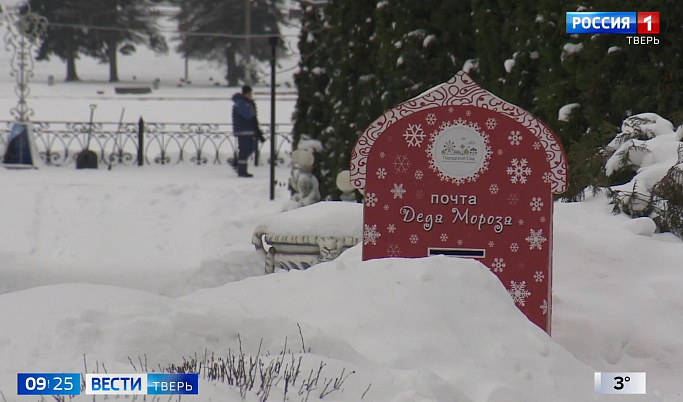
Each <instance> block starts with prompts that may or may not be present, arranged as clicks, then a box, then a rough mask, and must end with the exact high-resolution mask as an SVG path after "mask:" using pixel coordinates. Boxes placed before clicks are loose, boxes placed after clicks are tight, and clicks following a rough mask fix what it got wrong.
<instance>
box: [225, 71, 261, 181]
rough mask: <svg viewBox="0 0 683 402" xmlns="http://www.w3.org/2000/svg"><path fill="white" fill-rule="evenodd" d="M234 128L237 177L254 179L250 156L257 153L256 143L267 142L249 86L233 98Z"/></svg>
mask: <svg viewBox="0 0 683 402" xmlns="http://www.w3.org/2000/svg"><path fill="white" fill-rule="evenodd" d="M232 100H233V106H232V127H233V133H234V134H235V136H236V137H237V147H238V154H237V166H236V168H237V175H238V176H239V177H253V175H252V174H251V173H249V172H248V171H247V162H248V159H249V156H251V154H252V153H254V151H256V141H257V140H258V141H261V142H263V141H265V138H264V137H263V132H262V131H261V129H260V128H259V122H258V117H257V115H256V104H255V103H254V100H253V98H252V89H251V87H250V86H249V85H245V86H243V87H242V92H241V93H239V92H238V93H236V94H235V95H233V96H232Z"/></svg>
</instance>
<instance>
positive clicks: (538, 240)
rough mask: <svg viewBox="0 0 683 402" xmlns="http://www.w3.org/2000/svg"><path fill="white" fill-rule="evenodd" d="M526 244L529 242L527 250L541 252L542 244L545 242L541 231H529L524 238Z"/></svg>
mask: <svg viewBox="0 0 683 402" xmlns="http://www.w3.org/2000/svg"><path fill="white" fill-rule="evenodd" d="M525 240H526V241H527V242H529V250H533V249H537V250H543V243H545V242H546V240H548V239H546V238H545V237H544V236H543V229H538V230H533V229H531V230H530V233H529V236H527V237H526V238H525Z"/></svg>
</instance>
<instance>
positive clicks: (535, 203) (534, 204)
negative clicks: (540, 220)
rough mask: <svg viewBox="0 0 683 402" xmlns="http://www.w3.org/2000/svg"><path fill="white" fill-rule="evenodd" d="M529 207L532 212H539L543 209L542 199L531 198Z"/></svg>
mask: <svg viewBox="0 0 683 402" xmlns="http://www.w3.org/2000/svg"><path fill="white" fill-rule="evenodd" d="M529 206H530V207H531V210H532V211H534V212H539V211H540V210H541V208H543V199H542V198H541V197H532V198H531V202H530V203H529Z"/></svg>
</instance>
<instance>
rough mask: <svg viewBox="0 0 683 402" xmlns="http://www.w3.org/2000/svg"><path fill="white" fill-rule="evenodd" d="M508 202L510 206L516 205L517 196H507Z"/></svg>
mask: <svg viewBox="0 0 683 402" xmlns="http://www.w3.org/2000/svg"><path fill="white" fill-rule="evenodd" d="M508 202H509V203H510V205H517V202H519V197H517V194H510V195H509V196H508Z"/></svg>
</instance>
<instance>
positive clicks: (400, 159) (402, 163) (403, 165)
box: [393, 155, 410, 173]
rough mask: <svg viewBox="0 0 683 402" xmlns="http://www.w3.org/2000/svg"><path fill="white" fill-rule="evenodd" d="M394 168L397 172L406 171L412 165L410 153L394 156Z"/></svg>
mask: <svg viewBox="0 0 683 402" xmlns="http://www.w3.org/2000/svg"><path fill="white" fill-rule="evenodd" d="M393 164H394V168H395V169H396V173H405V172H407V171H408V168H409V167H410V161H409V160H408V155H396V158H394V163H393Z"/></svg>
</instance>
